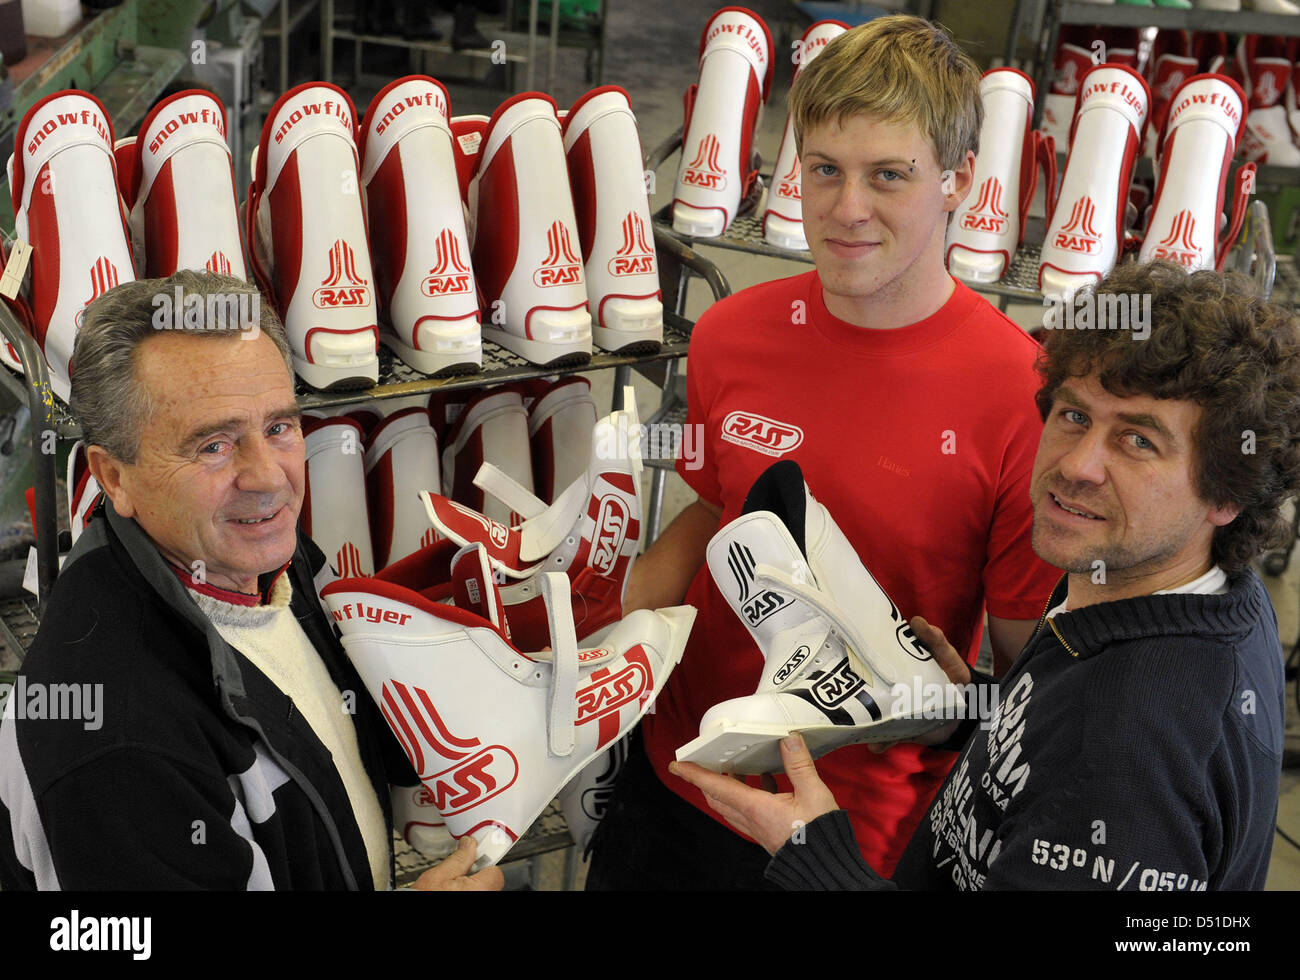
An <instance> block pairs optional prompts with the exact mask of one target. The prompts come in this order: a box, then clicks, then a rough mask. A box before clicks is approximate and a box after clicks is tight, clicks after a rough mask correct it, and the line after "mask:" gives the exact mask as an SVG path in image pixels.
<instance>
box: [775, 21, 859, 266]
mask: <svg viewBox="0 0 1300 980" xmlns="http://www.w3.org/2000/svg"><path fill="white" fill-rule="evenodd" d="M848 29H849V25H848V24H846V23H844V22H843V21H842V20H819V21H818V22H817V23H815V24H813V25H812V26H810V27H809V28H808V30H806V31H804V32H803V37H802V38H801V39H800V40H799V44H798V47H797V48H796V49H795V50H796V53H797V55H798V58H797V65H796V67H795V70H794V77H795V79H798V77H799V73H800V72H801V71H803V70H804V69H805V68H807V67H808V63H809V62H810V61H812V60H813V58H815V57H817V55H819V54H821V51H822V48H824V47H826V45H828V44H830V43H831V42H832V41H833V40H835V39H836V38H837V37H839V36H840V35H841V34H843V33H844V32H845V31H847V30H848ZM793 84H794V82H793V81H792V82H791V85H793ZM802 178H803V168H802V166H801V165H800V163H799V154H798V153H797V152H796V151H795V146H794V119H793V118H792V117H790V116H789V115H787V116H786V118H785V135H784V136H782V137H781V149H780V150H779V151H778V152H777V154H776V166H775V168H774V169H773V170H772V187H771V189H770V190H769V191H768V192H767V210H766V211H764V212H763V238H764V239H765V240H766V241H767V243H768V244H769V245H775V246H776V247H777V248H788V249H790V250H791V251H795V252H802V251H805V250H806V249H807V248H808V239H807V238H806V237H805V236H804V233H803V180H802Z"/></svg>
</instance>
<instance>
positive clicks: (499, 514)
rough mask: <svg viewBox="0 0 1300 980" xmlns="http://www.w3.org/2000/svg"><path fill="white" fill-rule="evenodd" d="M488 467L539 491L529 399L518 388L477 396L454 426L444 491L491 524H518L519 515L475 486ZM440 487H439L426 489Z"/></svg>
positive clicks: (446, 446) (446, 445) (445, 455)
mask: <svg viewBox="0 0 1300 980" xmlns="http://www.w3.org/2000/svg"><path fill="white" fill-rule="evenodd" d="M484 463H491V464H492V465H493V466H495V467H497V468H498V469H500V470H501V471H503V472H504V473H505V474H506V475H508V476H509V477H510V479H511V480H513V481H514V482H515V483H518V484H519V485H520V486H522V487H523V488H524V489H525V490H527V491H528V493H529V494H531V493H532V492H533V486H532V483H533V465H532V456H531V455H530V453H529V448H528V411H527V409H525V408H524V399H523V395H522V394H520V392H519V389H518V388H516V387H515V386H513V385H505V386H503V387H500V388H488V389H485V390H483V391H480V392H478V393H476V394H475V395H474V397H473V398H471V399H470V400H469V401H468V402H467V403H466V404H465V407H464V408H463V409H462V410H461V412H460V414H459V416H458V417H457V418H456V421H455V422H454V423H452V426H451V428H450V429H449V430H448V432H447V438H446V439H445V440H444V441H443V446H442V492H443V493H444V494H446V495H447V496H448V497H451V498H452V499H454V500H456V501H459V502H460V503H462V504H464V505H465V506H467V507H470V508H471V509H473V510H475V511H479V512H481V513H483V514H485V515H486V516H487V517H488V518H489V519H491V520H494V521H501V522H503V523H505V524H514V523H515V522H516V520H517V519H518V516H519V515H517V514H516V513H515V512H514V511H512V510H511V509H510V507H509V505H508V504H505V503H503V502H501V501H499V500H497V499H495V498H493V497H490V496H488V495H486V494H485V493H484V492H483V490H482V489H480V488H479V487H478V485H477V484H476V483H475V482H474V476H475V474H476V473H478V471H479V467H481V466H482V465H483V464H484ZM436 486H438V484H436V483H433V484H429V485H428V486H425V487H423V488H421V489H425V490H428V489H430V488H431V487H436Z"/></svg>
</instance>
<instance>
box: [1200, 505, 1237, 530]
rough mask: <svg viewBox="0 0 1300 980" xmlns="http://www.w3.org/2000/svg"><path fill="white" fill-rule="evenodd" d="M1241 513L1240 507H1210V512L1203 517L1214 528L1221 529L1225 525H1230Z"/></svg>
mask: <svg viewBox="0 0 1300 980" xmlns="http://www.w3.org/2000/svg"><path fill="white" fill-rule="evenodd" d="M1240 513H1241V508H1240V507H1234V506H1232V505H1231V504H1229V505H1227V506H1224V507H1212V508H1210V512H1209V513H1208V514H1206V515H1205V519H1206V520H1207V521H1209V522H1210V523H1211V524H1213V525H1214V526H1215V527H1223V526H1224V525H1225V524H1231V523H1232V522H1233V521H1235V520H1236V519H1237V515H1238V514H1240Z"/></svg>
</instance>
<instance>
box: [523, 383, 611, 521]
mask: <svg viewBox="0 0 1300 980" xmlns="http://www.w3.org/2000/svg"><path fill="white" fill-rule="evenodd" d="M595 425H596V403H595V402H594V401H592V398H591V382H590V381H588V380H587V379H586V378H583V377H568V378H561V379H560V380H559V381H557V382H555V383H554V384H553V385H548V386H547V390H546V391H545V392H542V393H541V394H540V395H539V396H538V398H537V399H536V400H535V401H534V402H533V404H532V406H531V407H530V409H529V412H528V441H529V444H530V447H531V450H532V458H533V492H534V493H536V494H537V497H538V499H540V500H541V501H542V502H543V503H546V504H551V503H554V502H555V498H556V497H558V496H559V495H560V493H561V492H562V491H563V490H565V489H566V488H567V487H568V486H569V485H570V484H571V483H573V481H574V480H577V479H578V478H579V477H581V476H582V475H583V474H584V473H585V472H586V470H587V463H588V459H589V457H590V454H591V431H592V429H593V428H595Z"/></svg>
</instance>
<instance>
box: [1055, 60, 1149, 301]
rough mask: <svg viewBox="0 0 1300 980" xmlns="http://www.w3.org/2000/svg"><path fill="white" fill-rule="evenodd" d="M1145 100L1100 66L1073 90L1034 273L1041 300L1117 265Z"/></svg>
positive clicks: (1134, 83) (1128, 73)
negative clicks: (1063, 152) (1075, 98)
mask: <svg viewBox="0 0 1300 980" xmlns="http://www.w3.org/2000/svg"><path fill="white" fill-rule="evenodd" d="M1150 104H1151V94H1150V92H1149V91H1148V90H1147V83H1146V79H1144V78H1143V77H1142V76H1141V75H1139V74H1138V73H1137V72H1135V71H1134V70H1133V69H1131V68H1127V67H1124V66H1122V65H1098V66H1097V67H1096V68H1093V69H1092V70H1091V71H1090V72H1088V74H1087V75H1085V76H1084V78H1083V81H1082V83H1081V84H1080V86H1079V107H1078V110H1077V111H1076V112H1075V116H1074V130H1073V132H1072V134H1071V136H1070V155H1069V157H1068V158H1067V160H1066V163H1065V176H1064V178H1062V180H1061V190H1060V192H1059V194H1058V195H1057V198H1056V208H1055V210H1054V212H1053V214H1052V218H1051V221H1050V222H1049V223H1048V228H1047V236H1046V239H1045V240H1044V242H1043V249H1042V253H1041V255H1042V259H1041V263H1040V265H1039V267H1038V285H1039V289H1040V290H1041V291H1042V292H1043V294H1044V295H1045V296H1047V297H1056V298H1058V299H1059V298H1069V297H1072V296H1073V295H1074V293H1075V292H1076V291H1077V290H1078V289H1079V288H1081V287H1082V286H1085V285H1088V284H1091V283H1095V282H1099V281H1100V280H1101V279H1102V277H1104V276H1105V275H1106V274H1107V273H1108V272H1110V270H1111V269H1112V268H1113V267H1114V265H1115V262H1116V261H1117V260H1118V259H1119V255H1120V251H1121V249H1122V248H1123V240H1124V217H1125V215H1124V208H1125V205H1126V204H1127V202H1128V188H1129V183H1130V179H1131V177H1132V173H1133V163H1134V161H1135V160H1136V159H1137V153H1138V149H1139V148H1140V147H1141V145H1142V134H1143V130H1144V127H1145V126H1146V122H1147V109H1148V107H1149V106H1150Z"/></svg>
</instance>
